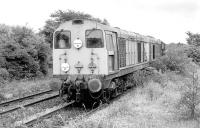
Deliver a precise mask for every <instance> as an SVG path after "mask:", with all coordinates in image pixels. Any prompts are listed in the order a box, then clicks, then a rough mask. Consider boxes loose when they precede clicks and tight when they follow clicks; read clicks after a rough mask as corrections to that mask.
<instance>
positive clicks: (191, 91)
mask: <svg viewBox="0 0 200 128" xmlns="http://www.w3.org/2000/svg"><path fill="white" fill-rule="evenodd" d="M185 89H186V90H185V92H184V93H183V94H182V97H181V99H180V102H179V103H178V108H179V109H181V110H183V112H184V114H185V116H186V118H189V119H191V118H192V119H194V118H196V117H197V115H198V107H197V106H198V105H199V104H200V86H199V81H198V76H197V75H196V76H195V74H194V73H193V75H192V81H190V83H187V84H185Z"/></svg>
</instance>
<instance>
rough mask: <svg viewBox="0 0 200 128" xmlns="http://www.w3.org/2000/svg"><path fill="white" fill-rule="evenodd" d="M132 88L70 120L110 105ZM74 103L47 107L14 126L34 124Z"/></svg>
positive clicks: (83, 116)
mask: <svg viewBox="0 0 200 128" xmlns="http://www.w3.org/2000/svg"><path fill="white" fill-rule="evenodd" d="M132 89H133V88H132ZM132 89H128V90H126V91H125V92H124V93H123V94H120V95H118V96H116V97H115V98H114V99H112V100H111V101H110V103H104V104H100V105H99V106H98V107H97V108H95V109H92V110H89V111H86V112H85V114H82V115H80V116H79V117H75V118H71V119H69V120H68V121H71V120H73V121H75V120H79V119H80V118H86V117H88V116H89V115H91V114H93V113H95V112H96V111H98V110H101V109H103V108H105V107H107V106H109V105H110V104H112V103H113V102H114V101H116V100H118V99H119V98H120V97H121V96H124V95H125V94H127V93H129V92H130V91H131V90H132ZM73 103H75V101H71V102H68V103H63V104H61V105H58V106H55V107H53V108H49V109H46V110H45V111H44V112H41V113H37V114H35V115H33V116H30V117H27V118H25V119H23V120H21V121H17V122H15V124H14V126H21V125H22V126H23V125H26V126H30V125H33V124H34V122H35V121H38V120H39V119H41V118H44V117H47V116H48V115H50V114H52V113H54V112H57V111H59V110H61V109H63V108H65V107H67V106H69V105H72V104H73Z"/></svg>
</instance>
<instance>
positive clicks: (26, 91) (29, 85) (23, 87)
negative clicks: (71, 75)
mask: <svg viewBox="0 0 200 128" xmlns="http://www.w3.org/2000/svg"><path fill="white" fill-rule="evenodd" d="M59 82H60V81H59V80H58V79H53V78H49V77H46V78H44V79H36V80H21V81H12V82H9V83H6V84H4V85H3V86H1V87H0V101H3V100H8V99H12V98H17V97H24V96H26V95H30V94H33V93H38V92H40V91H44V90H48V89H51V87H53V86H54V88H53V89H55V87H56V86H57V88H59V86H60V83H59Z"/></svg>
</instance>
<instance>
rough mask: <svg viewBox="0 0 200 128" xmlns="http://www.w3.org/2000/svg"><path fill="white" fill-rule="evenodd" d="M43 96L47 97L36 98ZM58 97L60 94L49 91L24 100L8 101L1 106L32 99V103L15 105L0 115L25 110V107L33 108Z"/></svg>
mask: <svg viewBox="0 0 200 128" xmlns="http://www.w3.org/2000/svg"><path fill="white" fill-rule="evenodd" d="M42 95H45V96H44V97H42V98H40V97H38V98H34V97H36V96H42ZM58 96H59V93H58V92H53V91H52V90H48V91H43V92H40V93H37V94H33V95H29V96H26V97H23V98H17V99H14V100H10V101H6V102H3V103H1V104H0V106H5V105H8V104H10V103H16V102H21V101H23V100H27V99H31V101H29V102H26V103H24V104H21V105H15V104H14V105H12V106H11V107H8V109H5V110H3V111H0V115H3V114H6V113H9V112H12V111H15V110H18V109H20V108H23V107H28V106H31V105H33V104H36V103H39V102H43V101H45V100H49V99H53V98H55V97H58ZM33 98H34V99H33Z"/></svg>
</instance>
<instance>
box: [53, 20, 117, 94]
mask: <svg viewBox="0 0 200 128" xmlns="http://www.w3.org/2000/svg"><path fill="white" fill-rule="evenodd" d="M102 26H103V25H101V24H99V23H96V22H94V21H90V20H72V21H68V22H65V23H64V24H62V25H60V27H59V28H58V29H57V30H56V31H55V32H54V38H53V46H54V48H53V75H54V76H55V77H60V78H62V79H63V85H62V86H65V87H62V88H67V89H62V90H65V92H66V90H67V93H68V94H71V93H72V92H75V93H78V94H79V93H80V91H81V90H83V89H84V90H85V91H86V92H90V93H92V94H95V95H96V94H97V93H100V91H101V90H102V88H103V84H104V83H103V82H104V81H103V78H104V77H105V75H108V73H109V72H111V71H114V70H115V69H116V68H117V65H115V62H114V60H115V59H116V57H117V56H116V34H114V33H111V32H105V31H104V28H103V27H102ZM105 33H106V36H105ZM106 40H112V41H113V40H114V41H115V42H113V44H112V46H113V45H114V46H115V47H114V48H113V47H111V46H109V45H107V44H106ZM106 45H107V46H106ZM106 47H109V50H107V49H106ZM107 58H108V59H107ZM63 93H64V92H63ZM99 95H100V94H99Z"/></svg>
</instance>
